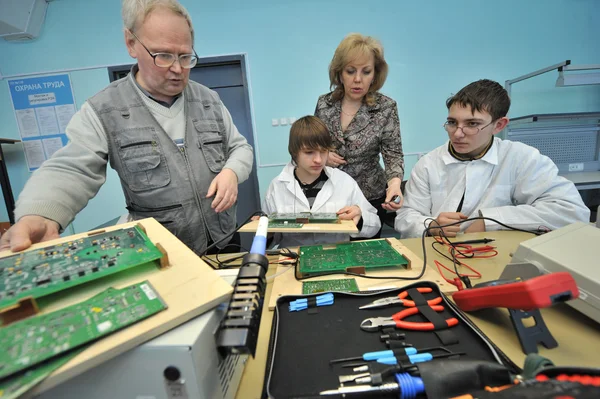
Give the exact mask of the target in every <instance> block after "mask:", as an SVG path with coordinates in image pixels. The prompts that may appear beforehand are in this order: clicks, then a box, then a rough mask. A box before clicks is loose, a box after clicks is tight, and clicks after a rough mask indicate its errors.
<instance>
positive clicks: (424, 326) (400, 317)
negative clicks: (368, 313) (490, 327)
mask: <svg viewBox="0 0 600 399" xmlns="http://www.w3.org/2000/svg"><path fill="white" fill-rule="evenodd" d="M440 300H441V298H440ZM438 303H439V302H438ZM430 307H431V309H433V310H435V311H436V312H442V311H443V310H444V307H443V306H438V305H433V306H430ZM417 313H420V309H419V308H417V307H414V308H408V309H405V310H403V311H400V312H398V313H396V314H395V315H393V316H392V317H370V318H368V319H365V320H363V321H362V322H361V323H360V328H361V329H363V330H364V331H378V330H379V329H380V328H383V327H397V328H403V329H405V330H415V331H432V330H435V325H434V324H433V323H422V322H414V321H404V319H405V318H407V317H408V316H412V315H415V314H417ZM457 324H458V319H456V318H454V317H452V318H450V319H447V320H446V325H447V326H448V327H452V326H455V325H457Z"/></svg>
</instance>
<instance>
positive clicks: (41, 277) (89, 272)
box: [0, 226, 163, 309]
mask: <svg viewBox="0 0 600 399" xmlns="http://www.w3.org/2000/svg"><path fill="white" fill-rule="evenodd" d="M162 257H163V253H162V252H161V251H160V250H159V249H158V248H157V247H156V246H155V245H154V244H153V243H152V242H151V241H150V239H149V238H148V237H147V236H146V234H145V233H144V232H143V231H142V229H141V228H140V227H138V226H134V227H130V228H126V229H121V230H114V231H110V232H106V233H101V234H94V235H90V236H88V237H85V238H79V239H77V240H73V241H67V242H64V243H62V244H56V245H51V246H48V247H44V248H41V249H34V250H30V251H26V252H21V253H19V254H15V255H12V256H8V257H6V258H2V259H0V309H3V308H6V307H9V306H11V305H15V304H17V303H18V302H19V300H21V299H23V298H27V297H31V298H40V297H43V296H45V295H48V294H52V293H55V292H58V291H62V290H64V289H67V288H70V287H73V286H76V285H79V284H82V283H86V282H88V281H91V280H95V279H98V278H101V277H104V276H107V275H109V274H113V273H117V272H120V271H122V270H125V269H129V268H132V267H136V266H140V265H143V264H147V263H149V262H152V261H155V260H157V259H160V258H162Z"/></svg>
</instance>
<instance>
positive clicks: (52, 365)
mask: <svg viewBox="0 0 600 399" xmlns="http://www.w3.org/2000/svg"><path fill="white" fill-rule="evenodd" d="M86 347H87V346H85V345H84V346H82V347H81V348H80V349H76V350H73V351H71V352H68V353H65V354H64V355H62V356H56V357H54V358H52V359H50V360H47V361H45V362H42V363H39V364H36V365H35V366H33V367H30V368H29V369H27V370H25V371H22V372H20V373H17V374H13V375H12V376H10V377H7V378H4V379H3V380H1V381H0V399H16V398H18V397H20V396H21V395H23V394H24V393H25V392H27V391H29V390H30V389H31V388H33V387H34V386H36V385H37V384H39V383H40V382H42V381H43V380H44V379H46V377H48V376H49V375H50V374H51V373H52V372H53V371H54V370H56V369H58V368H59V367H61V366H62V365H64V364H66V363H67V362H68V361H69V360H71V359H73V358H74V357H75V356H77V355H79V354H80V353H81V352H83V351H84V350H85V348H86Z"/></svg>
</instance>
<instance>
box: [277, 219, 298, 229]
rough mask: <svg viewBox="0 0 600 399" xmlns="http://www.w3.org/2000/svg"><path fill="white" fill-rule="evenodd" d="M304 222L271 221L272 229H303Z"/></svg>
mask: <svg viewBox="0 0 600 399" xmlns="http://www.w3.org/2000/svg"><path fill="white" fill-rule="evenodd" d="M302 226H304V224H303V223H288V222H271V221H269V228H270V229H301V228H302Z"/></svg>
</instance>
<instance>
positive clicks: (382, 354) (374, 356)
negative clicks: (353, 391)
mask: <svg viewBox="0 0 600 399" xmlns="http://www.w3.org/2000/svg"><path fill="white" fill-rule="evenodd" d="M434 349H439V348H423V349H417V348H396V349H390V350H385V351H379V352H367V353H364V354H363V355H362V356H355V357H347V358H344V359H334V360H330V361H329V364H335V363H343V362H350V361H354V360H364V361H367V362H368V361H371V360H379V359H381V358H390V357H391V358H394V359H395V357H394V356H396V355H415V354H417V353H418V352H429V351H431V350H434Z"/></svg>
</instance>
